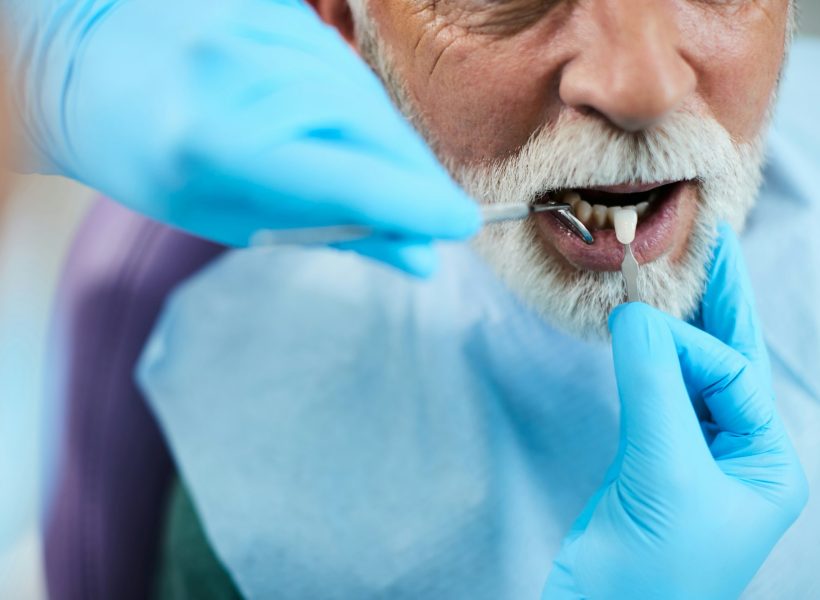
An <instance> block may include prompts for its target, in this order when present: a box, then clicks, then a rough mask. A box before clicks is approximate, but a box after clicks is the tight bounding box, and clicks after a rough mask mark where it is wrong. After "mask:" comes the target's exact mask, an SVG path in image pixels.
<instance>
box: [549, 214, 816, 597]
mask: <svg viewBox="0 0 820 600" xmlns="http://www.w3.org/2000/svg"><path fill="white" fill-rule="evenodd" d="M702 317H703V326H704V329H705V331H702V330H700V329H697V328H695V327H693V326H691V325H689V324H686V323H683V322H681V321H679V320H677V319H673V318H671V317H669V316H667V315H664V314H663V313H661V312H659V311H657V310H654V309H652V308H650V307H649V306H646V305H644V304H629V305H625V306H621V307H618V308H617V309H616V310H615V311H614V312H613V314H612V316H611V318H610V330H611V332H612V344H613V352H614V359H615V370H616V374H617V380H618V392H619V395H620V399H621V409H622V415H621V444H620V449H619V452H618V455H617V458H616V460H615V462H614V464H613V466H612V468H611V469H610V472H609V474H608V475H607V478H606V482H605V484H604V486H603V487H602V488H601V489H600V490H599V491H598V493H597V494H596V495H595V496H594V497H593V498H592V500H591V501H590V502H589V504H588V505H587V507H586V508H585V510H584V512H583V513H582V515H581V516H580V517H579V519H578V520H577V522H576V523H575V524H574V526H573V528H572V531H571V532H570V534H569V536H568V537H567V538H566V539H565V540H564V544H563V546H562V548H561V551H560V552H559V555H558V557H557V558H556V560H555V563H554V566H553V570H552V573H551V574H550V577H549V579H548V581H547V585H546V588H545V590H544V595H543V597H544V598H545V599H546V598H581V597H583V598H616V599H621V598H623V599H630V600H631V599H644V598H659V599H664V600H670V599H675V598H686V599H706V598H708V599H709V600H719V599H722V598H736V597H737V596H738V595H739V594H740V593H741V592H742V591H743V589H744V588H745V587H746V585H747V584H748V583H749V581H750V580H751V579H752V577H753V576H754V574H755V573H756V572H757V570H758V569H759V567H760V566H761V564H762V563H763V561H764V560H765V558H766V556H767V555H768V554H769V552H770V551H771V550H772V548H773V547H774V545H775V544H776V543H777V541H778V540H779V539H780V537H781V536H782V535H783V533H784V532H785V531H786V530H787V529H788V528H789V526H790V525H791V524H792V522H793V521H794V520H795V519H796V518H797V516H798V515H799V513H800V511H801V510H802V508H803V506H804V505H805V503H806V500H807V493H808V492H807V483H806V479H805V477H804V474H803V471H802V468H801V467H800V464H799V462H798V458H797V456H796V454H795V451H794V449H793V447H792V445H791V443H790V441H789V439H788V437H787V435H786V432H785V430H784V427H783V424H782V422H781V421H780V418H779V417H778V415H777V412H776V410H775V405H774V399H773V395H772V389H771V383H770V375H769V365H768V359H767V353H766V349H765V347H764V344H763V341H762V336H761V333H760V328H759V326H758V323H757V320H756V315H755V311H754V306H753V300H752V293H751V287H750V284H749V280H748V277H747V275H746V272H745V267H744V265H743V261H742V257H741V254H740V249H739V245H738V242H737V239H736V237H735V235H734V234H733V233H732V232H731V230H730V229H728V228H722V230H721V242H720V244H719V246H718V248H717V250H716V256H715V259H714V264H713V266H712V269H711V274H710V280H709V282H708V286H707V290H706V292H705V296H704V300H703V305H702ZM687 388H688V389H689V393H687ZM690 393H691V394H692V397H693V399H697V397H698V396H699V397H701V398H702V400H703V401H704V402H705V406H706V407H707V408H708V413H710V414H709V415H708V416H706V417H705V419H704V420H703V422H701V423H699V421H698V418H697V417H696V414H695V411H694V410H693V405H692V401H691V400H690Z"/></svg>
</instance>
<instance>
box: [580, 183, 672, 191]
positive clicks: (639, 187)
mask: <svg viewBox="0 0 820 600" xmlns="http://www.w3.org/2000/svg"><path fill="white" fill-rule="evenodd" d="M670 183H675V181H673V180H669V181H659V182H655V183H621V184H618V185H607V186H603V185H602V186H596V187H590V188H586V189H588V190H591V191H593V192H604V193H607V194H642V193H644V192H651V191H652V190H655V189H658V188H661V187H663V186H665V185H669V184H670Z"/></svg>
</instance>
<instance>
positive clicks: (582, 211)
mask: <svg viewBox="0 0 820 600" xmlns="http://www.w3.org/2000/svg"><path fill="white" fill-rule="evenodd" d="M575 216H576V217H578V218H579V219H580V220H581V221H582V222H583V223H584V225H589V219H590V217H592V205H591V204H590V203H589V202H587V201H586V200H581V201H580V202H578V204H576V205H575Z"/></svg>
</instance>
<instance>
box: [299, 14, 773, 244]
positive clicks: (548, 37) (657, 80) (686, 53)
mask: <svg viewBox="0 0 820 600" xmlns="http://www.w3.org/2000/svg"><path fill="white" fill-rule="evenodd" d="M314 5H315V7H316V8H317V10H318V12H319V14H320V16H322V17H323V18H324V19H325V20H326V21H327V22H328V23H329V24H331V25H333V26H335V27H336V28H337V29H338V30H339V31H340V32H341V33H342V35H343V36H345V37H346V38H347V39H348V40H351V43H352V39H353V31H352V21H351V19H350V14H349V12H348V10H347V8H346V3H345V0H315V2H314ZM371 12H372V15H373V17H374V19H375V21H376V23H377V25H378V29H379V33H380V35H381V36H382V38H383V39H384V41H385V43H386V44H387V47H389V48H390V49H391V51H392V53H393V59H394V62H395V67H396V68H397V69H398V71H399V73H400V74H401V76H402V77H403V79H404V80H405V81H406V84H407V88H408V90H409V93H410V95H411V97H412V99H413V103H414V104H415V106H416V107H418V108H419V109H420V111H421V115H420V117H421V120H422V122H423V123H424V125H425V127H426V128H427V129H428V130H429V131H430V132H431V134H432V135H433V136H434V138H435V147H436V151H437V152H439V153H440V154H443V155H446V156H448V157H450V158H451V159H452V160H453V161H454V162H455V163H456V164H474V163H478V162H481V161H487V160H493V159H498V158H502V157H505V156H507V155H509V154H510V153H512V152H515V151H516V150H517V149H518V148H520V147H521V145H522V144H524V143H525V142H526V141H527V139H528V138H529V137H530V136H531V135H532V133H533V132H535V131H536V130H538V129H539V128H540V127H542V126H544V125H545V124H548V123H551V122H552V121H554V120H555V119H556V118H557V117H558V115H560V114H561V113H562V112H563V113H568V114H569V115H570V116H572V117H577V118H595V119H603V120H605V121H606V122H607V123H609V124H610V125H611V126H612V127H614V128H617V129H620V130H623V131H627V132H636V131H641V130H643V129H646V128H649V127H651V126H653V125H655V124H657V123H660V122H662V121H663V119H664V118H665V117H666V116H667V115H669V114H670V113H672V112H674V111H676V110H679V109H682V108H688V109H690V110H693V111H695V112H699V113H704V112H708V113H709V114H711V115H713V116H714V117H715V118H716V119H717V121H718V122H719V123H721V124H722V125H723V126H724V127H725V128H726V129H727V131H728V132H729V133H730V134H731V135H732V136H733V137H734V138H735V140H736V141H744V142H745V141H751V140H753V139H754V138H755V137H756V135H757V134H758V132H759V131H760V129H761V127H762V126H763V125H764V123H765V119H766V113H767V109H768V106H769V101H770V98H771V95H772V93H773V91H774V89H775V87H776V85H777V79H778V74H779V72H780V68H781V64H782V61H783V58H784V46H785V35H786V29H787V27H786V26H787V18H788V0H759V1H755V0H724V1H719V0H552V1H550V0H437V1H434V0H378V1H377V2H372V3H371ZM692 196H693V197H692V198H691V201H690V202H689V206H688V209H687V210H685V211H684V214H681V215H680V219H679V221H680V222H679V229H680V235H679V236H677V239H676V240H675V242H674V244H673V248H671V249H670V251H671V252H672V254H673V256H674V255H679V254H682V252H683V250H684V249H685V244H686V239H687V236H688V232H689V230H690V228H691V225H692V222H693V220H694V218H695V214H696V209H695V208H694V206H695V198H694V193H693V194H692Z"/></svg>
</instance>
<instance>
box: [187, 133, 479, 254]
mask: <svg viewBox="0 0 820 600" xmlns="http://www.w3.org/2000/svg"><path fill="white" fill-rule="evenodd" d="M222 158H223V157H222V155H220V161H221V162H219V163H218V164H208V161H210V160H212V159H204V160H205V161H206V162H205V164H202V165H198V166H195V167H191V168H190V170H192V171H196V172H198V173H206V174H207V175H206V176H205V177H204V179H203V180H200V181H197V182H196V183H195V184H194V185H195V186H196V189H193V188H192V187H190V186H189V187H188V188H187V189H185V190H183V193H182V194H180V201H179V202H177V203H176V205H177V206H179V204H180V203H184V210H185V211H186V221H187V222H189V223H190V222H199V221H202V222H205V221H207V219H209V218H212V215H213V213H214V212H216V208H217V207H216V206H215V204H217V203H221V204H224V205H225V207H224V209H223V210H221V211H219V214H220V215H222V217H223V218H222V219H221V220H220V221H219V223H218V225H219V227H218V231H215V234H219V235H221V236H222V237H223V238H225V237H227V238H229V239H220V241H223V242H224V243H229V244H232V245H246V244H247V243H248V242H249V240H250V239H251V238H252V236H253V234H254V233H256V231H258V230H260V229H278V228H291V227H316V226H326V225H350V224H356V225H367V226H369V227H372V228H373V229H375V230H376V231H377V232H381V233H385V234H396V235H400V236H410V237H413V236H418V237H426V238H431V239H466V238H468V237H470V236H471V235H473V234H474V233H476V232H477V231H478V228H479V226H480V224H481V217H480V212H479V210H478V206H477V204H476V203H475V202H474V201H472V200H471V199H470V198H469V197H468V196H467V195H466V194H465V193H464V192H463V191H462V190H461V189H460V188H459V187H458V186H457V185H456V184H455V182H453V181H452V180H451V179H450V178H449V176H447V174H446V173H445V172H444V171H443V169H442V168H441V167H439V166H438V165H436V166H435V167H429V168H425V169H418V168H414V167H413V168H411V167H409V166H407V165H405V164H403V163H401V162H397V161H395V160H393V159H392V158H391V157H386V156H384V155H383V153H380V152H379V151H377V150H373V149H371V148H367V147H362V146H353V147H351V146H350V145H348V144H347V143H345V142H340V141H338V140H332V139H327V140H312V141H308V142H294V143H288V144H285V145H283V146H280V147H277V148H276V149H274V150H273V151H269V152H266V153H264V155H263V156H261V157H260V156H255V157H247V156H246V155H245V154H244V153H240V155H239V157H234V155H233V154H232V153H227V154H226V155H224V158H225V160H222ZM191 160H195V161H196V160H201V159H198V158H196V157H191ZM186 198H187V200H186ZM209 198H210V200H209ZM200 213H201V218H197V215H198V214H200ZM217 239H219V238H217Z"/></svg>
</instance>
